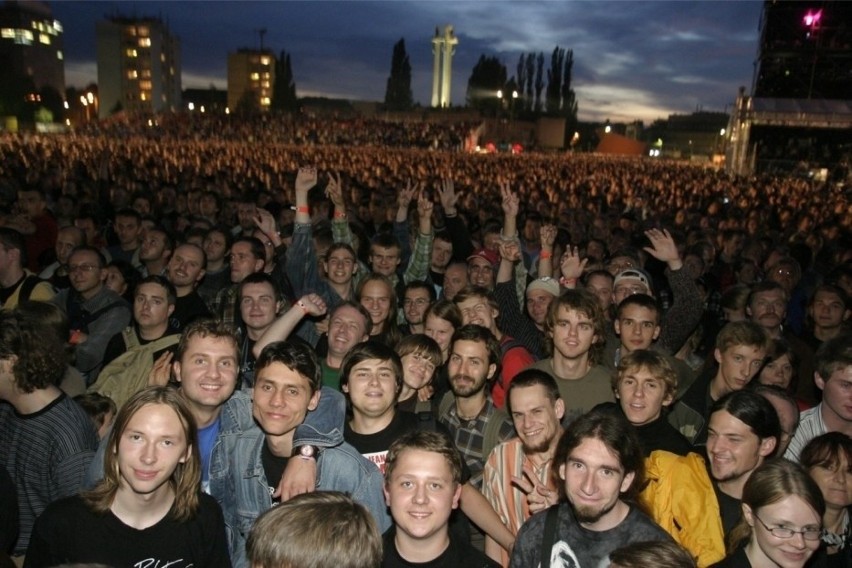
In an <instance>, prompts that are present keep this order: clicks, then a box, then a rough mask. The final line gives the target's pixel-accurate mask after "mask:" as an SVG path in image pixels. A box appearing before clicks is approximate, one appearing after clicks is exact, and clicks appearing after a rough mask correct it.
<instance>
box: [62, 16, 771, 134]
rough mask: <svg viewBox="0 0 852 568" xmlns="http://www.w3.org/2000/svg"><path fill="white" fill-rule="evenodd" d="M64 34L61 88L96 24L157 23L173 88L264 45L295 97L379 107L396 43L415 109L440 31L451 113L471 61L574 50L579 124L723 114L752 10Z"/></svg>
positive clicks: (277, 20) (221, 82)
mask: <svg viewBox="0 0 852 568" xmlns="http://www.w3.org/2000/svg"><path fill="white" fill-rule="evenodd" d="M52 6H53V10H54V17H56V19H58V20H60V22H62V24H63V26H64V28H65V38H64V42H65V74H66V81H67V83H68V84H69V85H73V86H78V87H83V86H85V85H87V84H88V83H90V82H95V81H96V79H97V71H96V65H95V61H94V60H95V51H96V45H95V44H96V40H95V23H96V21H97V20H99V19H102V18H104V17H105V16H107V15H113V14H120V15H124V16H159V17H161V18H163V19H164V20H165V21H167V22H168V24H169V26H170V28H171V30H172V32H173V33H174V34H176V35H178V36H179V37H180V40H181V47H182V49H181V51H182V60H183V87H184V88H188V87H208V86H209V85H210V84H211V83H212V84H215V85H216V86H217V87H219V88H223V89H224V88H226V86H227V85H226V75H227V72H226V69H227V54H228V53H229V52H231V51H235V50H237V49H238V48H241V47H252V48H257V47H258V46H259V37H258V33H257V30H258V29H259V28H266V30H267V32H266V35H265V39H264V43H265V46H266V47H267V48H270V49H272V50H274V51H276V52H278V51H280V50H282V49H284V50H287V51H288V52H289V53H290V54H291V57H292V61H293V71H294V75H295V80H296V87H297V90H298V94H299V95H300V96H305V95H322V96H331V97H345V98H352V99H363V100H382V99H383V98H384V92H385V83H386V81H387V76H388V72H389V70H390V60H391V52H392V49H393V44H394V43H395V42H396V41H397V40H399V39H400V38H404V39H405V44H406V48H407V50H408V53H409V56H410V58H411V65H412V68H413V78H412V90H413V92H414V99H415V100H416V101H419V102H420V103H422V104H425V105H428V104H429V103H430V100H431V82H432V53H431V43H430V40H431V37H432V35H433V34H434V31H435V27H436V26H443V25H445V24H452V25H453V26H454V28H455V32H456V36H457V37H458V38H459V45H458V46H457V49H456V55H455V57H454V59H453V82H452V98H453V102H454V103H455V104H463V103H464V98H465V89H466V86H467V79H468V77H469V76H470V72H471V70H472V68H473V66H474V64H475V63H476V61H477V59H478V58H479V56H480V55H481V54H486V55H495V56H497V57H499V58H500V59H501V60H502V61H503V63H504V64H506V66H507V68H508V73H509V75H510V76H511V75H514V74H515V67H516V65H517V62H518V57H519V55H520V54H521V53H522V52H531V51H534V52H539V51H543V52H544V53H545V70H546V69H547V67H548V66H549V62H550V52H551V51H552V50H553V48H554V47H555V46H556V45H559V46H560V47H564V48H567V49H573V50H574V90H575V92H576V93H577V99H578V104H579V112H580V118H581V119H583V120H602V119H605V118H609V119H611V120H613V121H626V120H633V119H640V120H645V121H646V122H649V121H652V120H654V119H655V118H664V117H666V116H668V115H669V114H671V113H675V112H680V113H688V112H692V111H694V110H696V109H697V108H703V109H704V110H710V111H723V110H724V109H725V106H726V105H727V104H728V103H732V102H733V101H734V99H735V97H736V93H737V88H738V87H739V86H741V85H742V86H745V87H746V88H747V89H750V86H751V81H752V73H753V64H754V60H755V55H756V53H757V38H758V25H759V21H760V11H761V7H762V3H761V2H757V1H750V0H741V1H714V2H706V1H695V2H687V1H682V2H674V1H672V2H638V1H596V2H594V1H523V0H515V1H513V2H508V1H479V2H470V1H453V2H450V1H444V0H435V1H420V2H404V1H392V2H386V1H385V2H381V1H360V0H350V1H310V2H309V1H302V2H296V1H290V2H210V1H207V2H201V1H198V2H188V1H174V2H129V1H122V2H116V1H112V2H76V1H62V2H53V3H52Z"/></svg>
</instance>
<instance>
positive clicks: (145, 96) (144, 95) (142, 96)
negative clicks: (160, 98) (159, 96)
mask: <svg viewBox="0 0 852 568" xmlns="http://www.w3.org/2000/svg"><path fill="white" fill-rule="evenodd" d="M139 100H142V101H147V100H148V93H139Z"/></svg>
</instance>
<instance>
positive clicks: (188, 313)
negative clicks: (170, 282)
mask: <svg viewBox="0 0 852 568" xmlns="http://www.w3.org/2000/svg"><path fill="white" fill-rule="evenodd" d="M212 317H213V312H211V311H210V308H208V307H207V304H205V303H204V299H203V298H202V297H201V296H200V295H199V294H198V291H197V290H193V291H192V292H190V293H189V294H187V295H186V296H182V297H180V298H177V299H176V300H175V311H173V312H172V317H170V318H169V325H171V326H172V327H173V328H175V329H177V330H181V329H184V328H186V326H188V325H189V324H191V323H192V322H194V321H195V320H197V319H201V318H212Z"/></svg>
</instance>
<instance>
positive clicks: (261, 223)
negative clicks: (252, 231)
mask: <svg viewBox="0 0 852 568" xmlns="http://www.w3.org/2000/svg"><path fill="white" fill-rule="evenodd" d="M254 225H255V227H257V228H258V229H260V230H261V231H262V232H263V234H264V235H266V236H267V237H270V238H271V237H272V236H273V235H275V234H277V230H276V227H275V218H274V217H273V216H272V213H270V212H269V211H267V210H266V209H264V208H262V207H257V208H255V213H254Z"/></svg>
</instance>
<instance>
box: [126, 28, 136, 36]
mask: <svg viewBox="0 0 852 568" xmlns="http://www.w3.org/2000/svg"><path fill="white" fill-rule="evenodd" d="M127 35H129V36H135V35H136V28H134V27H133V26H130V27H129V28H127Z"/></svg>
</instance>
